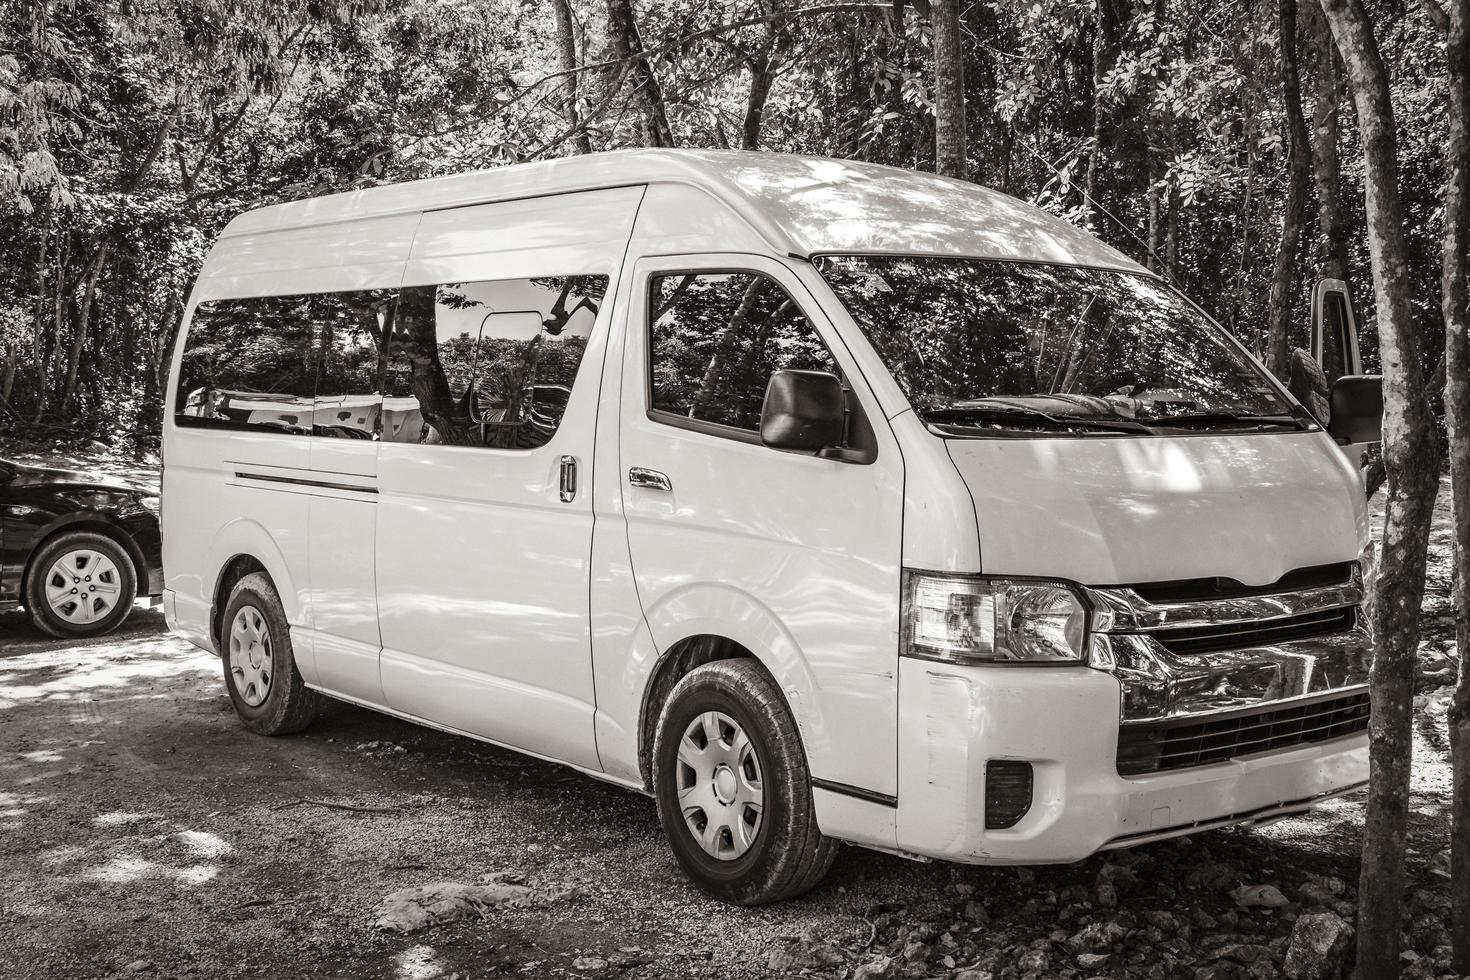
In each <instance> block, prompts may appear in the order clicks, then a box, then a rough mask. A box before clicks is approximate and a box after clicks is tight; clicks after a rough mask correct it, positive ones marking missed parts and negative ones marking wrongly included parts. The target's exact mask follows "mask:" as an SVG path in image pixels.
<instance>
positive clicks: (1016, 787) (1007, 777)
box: [985, 759, 1034, 830]
mask: <svg viewBox="0 0 1470 980" xmlns="http://www.w3.org/2000/svg"><path fill="white" fill-rule="evenodd" d="M1033 781H1034V780H1033V776H1032V772H1031V763H1029V762H1013V761H1010V760H1006V759H991V760H990V761H989V762H987V763H986V764H985V829H986V830H1005V829H1007V828H1009V827H1014V826H1015V825H1016V824H1018V823H1020V822H1021V818H1022V817H1024V816H1025V815H1026V813H1027V812H1028V811H1029V810H1030V809H1031V787H1032V783H1033Z"/></svg>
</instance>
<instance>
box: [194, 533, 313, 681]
mask: <svg viewBox="0 0 1470 980" xmlns="http://www.w3.org/2000/svg"><path fill="white" fill-rule="evenodd" d="M211 553H212V554H213V555H215V556H217V557H216V558H215V560H214V561H212V562H211V563H210V564H211V565H212V566H213V567H214V568H216V569H218V571H217V572H216V573H215V577H214V584H213V586H212V587H211V589H210V591H209V593H208V599H209V640H210V642H211V643H212V644H214V651H215V653H216V654H218V653H219V652H220V617H221V616H223V615H224V608H225V605H226V603H228V602H229V598H230V591H231V590H232V589H234V587H235V583H237V582H239V581H240V579H242V578H244V577H245V576H246V575H249V574H251V573H252V572H261V573H263V574H264V575H265V576H266V577H267V578H269V579H270V581H271V586H272V587H273V588H274V589H275V590H276V595H277V596H278V597H279V598H280V600H281V608H282V609H283V610H284V611H285V613H286V621H287V622H288V623H292V624H296V623H299V622H300V617H301V611H302V605H301V601H300V597H299V595H298V593H297V591H296V584H295V581H294V580H293V579H292V577H291V573H290V568H289V566H288V565H287V563H286V559H285V556H284V555H282V554H281V550H280V548H279V547H278V546H277V545H276V542H275V539H274V538H272V537H271V534H270V532H269V531H267V530H266V529H265V528H264V527H263V526H261V525H260V524H258V523H256V522H255V521H252V520H245V519H241V520H235V521H232V522H230V523H229V524H227V525H225V526H224V527H223V528H221V529H220V531H219V534H218V535H217V536H216V538H215V541H214V547H213V548H211Z"/></svg>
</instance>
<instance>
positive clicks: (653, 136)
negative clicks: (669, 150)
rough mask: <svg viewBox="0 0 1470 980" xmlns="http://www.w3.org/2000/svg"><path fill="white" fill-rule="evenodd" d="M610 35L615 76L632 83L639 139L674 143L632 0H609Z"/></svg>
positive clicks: (646, 143)
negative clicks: (639, 30) (634, 15)
mask: <svg viewBox="0 0 1470 980" xmlns="http://www.w3.org/2000/svg"><path fill="white" fill-rule="evenodd" d="M607 35H608V49H609V51H610V52H611V54H612V58H613V60H614V61H615V62H617V63H618V64H617V68H616V69H615V77H617V78H619V79H626V81H627V84H628V85H630V86H631V90H630V93H629V99H630V101H631V103H632V106H633V110H634V112H636V113H637V114H638V132H639V139H640V140H641V141H642V144H643V145H644V146H673V145H674V132H673V130H672V129H670V128H669V117H668V112H667V110H666V109H665V108H664V93H663V87H662V86H661V85H660V84H659V81H658V76H657V75H656V74H654V71H653V66H652V65H651V64H649V61H648V56H647V55H646V54H645V53H644V50H643V38H642V37H641V36H640V35H639V33H638V23H637V21H635V20H634V19H633V0H607Z"/></svg>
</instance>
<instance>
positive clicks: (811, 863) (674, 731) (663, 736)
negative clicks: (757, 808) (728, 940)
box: [653, 659, 838, 905]
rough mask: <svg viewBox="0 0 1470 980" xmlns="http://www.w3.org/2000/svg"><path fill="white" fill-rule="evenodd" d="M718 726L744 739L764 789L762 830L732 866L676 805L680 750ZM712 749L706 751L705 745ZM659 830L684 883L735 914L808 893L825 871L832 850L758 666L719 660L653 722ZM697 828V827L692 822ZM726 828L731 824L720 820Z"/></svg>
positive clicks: (791, 722)
mask: <svg viewBox="0 0 1470 980" xmlns="http://www.w3.org/2000/svg"><path fill="white" fill-rule="evenodd" d="M710 712H714V713H716V714H717V715H720V716H724V717H725V718H726V719H728V720H730V721H731V722H732V723H733V724H734V725H736V726H738V729H739V731H740V732H741V734H742V735H743V736H744V737H747V738H748V739H749V743H750V745H751V747H752V748H753V749H754V753H755V756H756V761H757V764H758V766H759V774H760V777H761V779H760V782H761V784H762V786H763V802H762V806H761V817H760V823H759V826H758V828H757V830H756V831H755V835H754V839H753V840H752V841H751V842H750V843H749V845H748V847H749V849H748V850H747V851H745V852H744V853H743V854H741V855H740V856H738V857H735V858H733V859H723V858H720V857H717V856H712V855H711V854H710V853H708V852H707V850H706V848H705V847H704V846H702V845H701V843H700V841H699V839H698V838H697V837H696V831H695V830H694V828H693V827H692V826H691V824H690V822H689V820H687V819H686V817H685V813H684V810H683V807H682V805H681V802H680V799H679V793H680V787H679V783H680V781H681V779H682V780H683V781H686V782H687V781H689V779H690V778H691V775H690V774H691V773H692V770H690V769H688V767H687V766H686V767H684V768H685V775H683V776H681V775H680V767H681V761H680V756H679V749H680V742H681V740H682V739H684V737H685V735H686V733H687V732H688V731H689V730H690V729H691V726H692V725H694V724H696V723H697V719H699V718H701V716H703V715H705V714H707V713H710ZM707 744H709V743H707ZM653 784H654V796H655V797H656V799H657V801H658V813H659V821H660V823H662V825H663V828H664V834H665V835H666V836H667V837H668V839H669V844H670V846H671V847H672V848H673V851H674V857H675V858H676V859H677V860H678V862H679V866H680V867H681V868H683V870H684V873H685V874H686V875H688V876H689V878H690V879H691V880H692V881H693V882H694V883H695V884H696V885H698V886H699V887H700V888H701V889H702V890H704V891H705V892H707V893H709V894H710V895H712V896H714V897H715V898H718V899H721V900H722V901H726V902H731V903H734V904H736V905H764V904H766V903H769V902H779V901H782V900H784V899H788V898H794V897H796V896H797V895H800V894H802V893H804V892H806V891H809V890H810V889H811V888H813V887H814V886H815V885H816V884H817V883H818V882H819V881H821V880H822V877H823V876H824V875H825V874H826V873H827V871H828V869H829V868H831V866H832V860H833V858H834V857H835V856H836V854H837V847H838V842H837V841H835V840H832V839H831V838H828V837H824V836H823V835H822V832H821V830H819V829H818V827H817V818H816V813H815V812H814V810H813V806H812V789H811V775H810V773H809V772H808V770H807V763H806V753H805V752H804V751H803V749H802V745H801V734H800V732H799V731H798V730H797V727H796V719H794V718H793V717H792V716H791V711H790V709H788V708H787V706H786V702H785V701H784V700H783V699H782V697H781V692H780V690H779V689H778V688H777V686H776V682H775V681H774V680H772V678H771V676H770V674H768V673H766V671H765V668H763V667H762V666H761V665H760V663H759V662H757V661H755V660H743V659H742V660H720V661H716V662H714V663H710V664H705V665H704V666H702V667H699V668H696V669H695V670H693V671H690V672H689V673H688V674H687V675H685V677H684V678H683V679H682V680H680V681H679V683H678V684H677V685H675V687H674V690H673V691H672V692H671V693H670V694H669V699H668V701H667V702H666V703H665V704H664V708H663V711H662V713H661V714H660V717H659V724H658V732H657V736H656V738H655V741H654V750H653ZM696 819H697V818H696ZM726 819H728V818H726Z"/></svg>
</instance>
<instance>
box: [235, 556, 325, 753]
mask: <svg viewBox="0 0 1470 980" xmlns="http://www.w3.org/2000/svg"><path fill="white" fill-rule="evenodd" d="M220 660H221V661H222V662H223V664H224V672H225V688H226V689H227V690H228V691H229V692H230V701H231V702H232V703H233V704H234V705H235V714H237V715H239V716H240V721H242V722H244V724H245V727H246V728H248V729H250V730H251V731H252V732H256V733H257V734H260V735H292V734H294V733H296V732H299V731H301V730H302V729H303V728H305V727H306V726H307V725H310V724H311V723H312V720H313V719H314V718H315V717H316V713H317V709H318V708H319V707H320V705H321V696H320V695H319V694H317V693H316V692H315V691H313V690H311V689H309V688H308V687H307V686H306V683H305V682H304V681H303V680H302V679H301V672H300V671H299V670H297V669H296V655H295V652H294V651H293V650H292V648H291V628H290V626H289V625H288V624H287V622H286V611H285V610H284V609H283V608H282V607H281V599H280V596H278V595H276V589H275V586H273V585H272V584H271V580H270V578H269V577H268V576H266V575H265V574H264V573H262V572H253V573H251V574H249V575H246V576H245V577H244V578H242V579H240V581H239V582H237V583H235V588H234V589H233V590H231V592H230V601H229V602H228V603H226V604H225V616H224V619H223V620H222V621H221V623H220Z"/></svg>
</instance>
